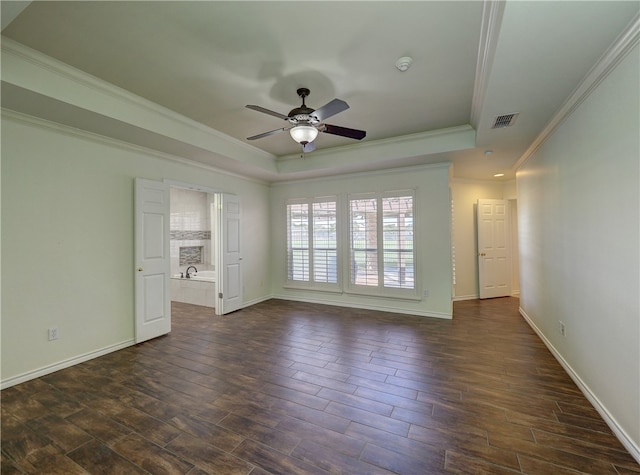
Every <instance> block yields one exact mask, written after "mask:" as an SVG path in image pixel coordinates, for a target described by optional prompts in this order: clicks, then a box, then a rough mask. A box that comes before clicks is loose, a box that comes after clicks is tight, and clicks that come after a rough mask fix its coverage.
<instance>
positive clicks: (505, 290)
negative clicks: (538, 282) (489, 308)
mask: <svg viewBox="0 0 640 475" xmlns="http://www.w3.org/2000/svg"><path fill="white" fill-rule="evenodd" d="M477 218H478V220H477V221H478V229H477V233H478V282H479V287H480V289H479V290H480V298H481V299H486V298H493V297H505V296H509V295H511V250H510V246H509V213H508V201H507V200H490V199H479V200H478V207H477Z"/></svg>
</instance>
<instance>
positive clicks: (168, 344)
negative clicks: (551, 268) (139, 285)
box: [1, 298, 640, 475]
mask: <svg viewBox="0 0 640 475" xmlns="http://www.w3.org/2000/svg"><path fill="white" fill-rule="evenodd" d="M173 309H174V311H173V331H172V333H171V334H170V335H168V336H165V337H161V338H158V339H156V340H153V341H150V342H147V343H144V344H141V345H138V346H135V347H131V348H127V349H125V350H122V351H118V352H116V353H112V354H109V355H107V356H104V357H101V358H98V359H94V360H92V361H89V362H86V363H83V364H80V365H77V366H75V367H72V368H68V369H65V370H62V371H58V372H56V373H53V374H50V375H47V376H44V377H41V378H38V379H35V380H33V381H30V382H27V383H23V384H21V385H17V386H14V387H11V388H8V389H6V390H4V391H2V394H1V396H2V467H1V470H2V474H3V475H8V474H13V473H37V474H44V473H61V474H65V475H68V474H76V473H91V474H132V473H154V474H160V473H164V474H182V473H189V474H191V475H197V474H204V473H210V474H248V473H251V474H252V475H263V474H267V473H272V474H275V473H281V474H302V473H311V474H316V473H317V474H320V473H322V474H324V473H334V474H343V473H344V474H388V473H404V474H439V473H465V474H468V473H473V474H498V475H500V474H513V473H528V474H538V473H539V474H545V475H548V474H576V473H593V474H632V473H633V474H639V473H640V466H638V464H637V463H636V462H635V461H634V460H633V458H632V457H631V456H630V455H629V454H628V452H626V451H625V449H624V448H623V447H622V445H621V444H620V443H619V442H618V440H617V439H616V438H615V437H614V436H613V435H612V433H611V431H610V430H609V428H608V427H607V426H606V424H605V423H604V422H603V420H602V419H601V418H600V417H599V415H598V414H597V412H596V411H595V410H594V409H593V407H591V405H590V404H589V403H588V402H587V400H586V399H585V398H584V397H583V396H582V394H581V393H580V391H579V390H578V389H577V387H576V386H575V385H574V384H573V382H572V381H571V380H570V378H569V377H568V376H567V375H566V374H565V373H564V371H563V370H562V368H561V367H560V365H559V364H558V363H557V362H556V361H555V359H554V358H553V357H552V356H551V354H550V353H549V352H548V350H547V349H546V348H545V347H544V345H543V344H542V342H541V341H540V340H539V339H538V337H537V336H536V335H535V334H534V333H533V332H532V331H531V329H530V328H529V327H528V326H527V324H526V323H525V322H524V320H523V319H522V318H521V317H520V315H519V314H518V300H517V299H513V298H505V299H494V300H488V301H465V302H458V303H456V304H455V310H454V319H453V320H451V321H448V320H439V319H430V318H421V317H412V316H403V315H397V314H391V313H384V312H373V311H364V310H354V309H347V308H338V307H330V306H322V305H311V304H303V303H293V302H285V301H280V300H272V301H269V302H264V303H261V304H258V305H255V306H253V307H251V308H247V309H244V310H241V311H239V312H236V313H234V314H231V315H228V316H224V317H216V316H212V315H211V309H207V308H205V307H198V306H193V305H188V304H177V303H174V306H173Z"/></svg>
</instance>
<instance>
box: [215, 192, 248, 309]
mask: <svg viewBox="0 0 640 475" xmlns="http://www.w3.org/2000/svg"><path fill="white" fill-rule="evenodd" d="M216 199H217V201H218V202H217V205H218V206H217V207H216V208H217V210H218V217H217V218H218V219H217V222H218V236H219V239H218V242H217V246H216V269H217V271H218V272H217V274H218V276H217V279H216V282H217V285H218V294H217V298H216V314H217V315H224V314H227V313H231V312H234V311H236V310H239V309H240V308H242V287H243V284H242V256H241V247H240V244H241V242H240V225H241V222H240V198H239V197H238V196H235V195H229V194H225V193H219V194H217V195H216Z"/></svg>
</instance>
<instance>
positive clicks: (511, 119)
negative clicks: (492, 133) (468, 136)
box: [491, 112, 520, 129]
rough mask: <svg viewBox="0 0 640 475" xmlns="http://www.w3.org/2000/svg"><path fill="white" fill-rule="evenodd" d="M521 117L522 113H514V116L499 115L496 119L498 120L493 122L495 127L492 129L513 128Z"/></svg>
mask: <svg viewBox="0 0 640 475" xmlns="http://www.w3.org/2000/svg"><path fill="white" fill-rule="evenodd" d="M519 115H520V112H514V113H513V114H504V115H499V116H498V117H496V120H494V121H493V126H492V127H491V128H492V129H503V128H505V127H511V126H512V125H513V124H514V123H515V121H516V119H517V118H518V116H519Z"/></svg>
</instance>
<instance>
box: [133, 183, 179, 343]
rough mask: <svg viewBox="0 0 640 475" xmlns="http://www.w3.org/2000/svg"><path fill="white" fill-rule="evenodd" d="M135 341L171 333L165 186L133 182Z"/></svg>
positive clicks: (167, 188)
mask: <svg viewBox="0 0 640 475" xmlns="http://www.w3.org/2000/svg"><path fill="white" fill-rule="evenodd" d="M134 194H135V206H134V207H135V269H134V273H135V341H136V343H140V342H143V341H146V340H150V339H151V338H155V337H158V336H161V335H165V334H167V333H169V332H170V331H171V296H170V293H169V277H170V275H169V274H170V272H171V265H170V257H169V216H170V213H169V185H167V184H165V183H160V182H155V181H150V180H145V179H142V178H136V181H135V192H134Z"/></svg>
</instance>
